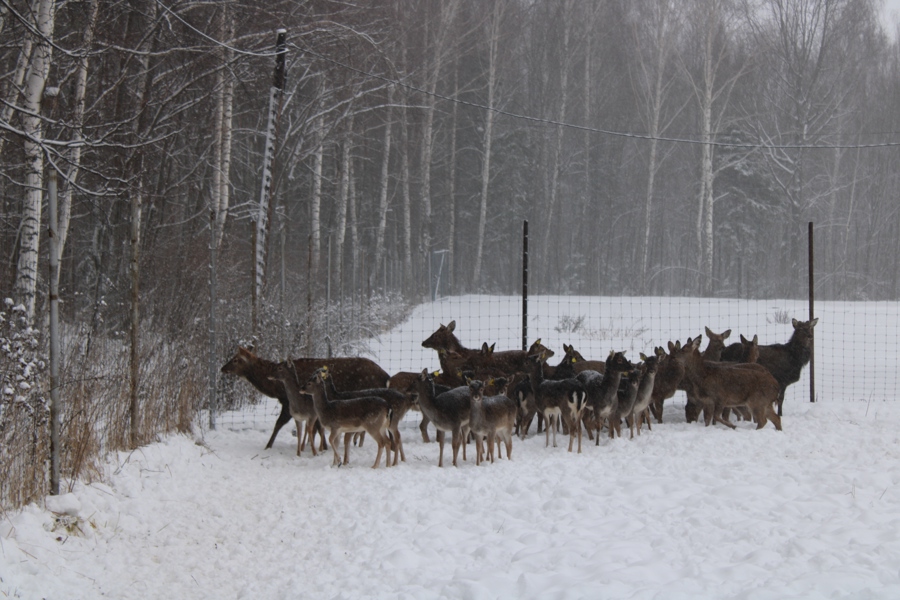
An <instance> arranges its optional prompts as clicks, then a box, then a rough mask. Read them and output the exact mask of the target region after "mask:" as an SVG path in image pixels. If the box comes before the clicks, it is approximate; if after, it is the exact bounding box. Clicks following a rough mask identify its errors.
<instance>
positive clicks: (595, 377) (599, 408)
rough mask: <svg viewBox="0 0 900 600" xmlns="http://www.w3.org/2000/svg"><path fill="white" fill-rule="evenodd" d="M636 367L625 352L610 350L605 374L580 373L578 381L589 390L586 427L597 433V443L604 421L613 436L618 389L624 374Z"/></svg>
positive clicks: (591, 371) (604, 370)
mask: <svg viewBox="0 0 900 600" xmlns="http://www.w3.org/2000/svg"><path fill="white" fill-rule="evenodd" d="M632 368H634V365H632V364H631V362H630V361H629V360H628V359H627V358H625V353H624V352H616V351H615V350H612V351H610V353H609V356H607V357H606V363H605V364H604V367H603V374H602V375H601V374H600V372H599V371H593V370H590V371H582V372H581V373H579V374H578V377H577V379H578V381H580V382H581V383H582V384H583V385H584V389H585V391H586V392H587V400H586V404H587V406H586V408H585V411H584V413H585V428H592V429H594V430H595V431H596V433H597V439H596V440H595V443H596V445H598V446H599V445H600V430H601V429H602V427H603V423H604V421H606V422H607V424H608V426H609V437H610V438H612V437H613V425H612V422H611V419H612V418H613V415H614V413H615V411H616V407H617V406H618V403H619V398H618V391H619V382H620V381H621V379H622V374H623V373H626V372H628V371H629V370H630V369H632Z"/></svg>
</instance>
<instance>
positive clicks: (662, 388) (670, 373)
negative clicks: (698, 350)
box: [650, 341, 684, 423]
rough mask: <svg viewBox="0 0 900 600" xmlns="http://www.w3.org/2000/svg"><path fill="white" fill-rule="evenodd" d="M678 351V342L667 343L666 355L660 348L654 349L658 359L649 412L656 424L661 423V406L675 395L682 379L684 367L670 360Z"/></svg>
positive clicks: (679, 347) (679, 346)
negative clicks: (667, 351)
mask: <svg viewBox="0 0 900 600" xmlns="http://www.w3.org/2000/svg"><path fill="white" fill-rule="evenodd" d="M680 350H681V342H680V341H676V342H675V343H672V342H669V353H668V354H666V352H665V350H663V349H662V347H660V348H657V349H656V355H657V356H658V357H659V367H658V368H657V370H656V379H655V380H654V382H653V393H652V394H651V397H650V412H652V413H653V416H654V417H656V422H657V423H662V422H663V404H664V403H665V401H666V400H668V399H669V398H671V397H672V396H674V395H675V392H676V391H678V386H679V384H680V383H681V381H682V379H684V365H683V364H681V363H679V362H677V361H675V360H673V359H672V355H674V354H675V353H676V352H678V351H680Z"/></svg>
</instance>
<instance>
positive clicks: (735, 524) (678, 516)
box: [0, 302, 900, 599]
mask: <svg viewBox="0 0 900 600" xmlns="http://www.w3.org/2000/svg"><path fill="white" fill-rule="evenodd" d="M447 304H448V302H444V303H438V304H435V305H429V306H425V307H422V308H420V309H417V311H416V313H415V314H414V315H413V317H412V318H411V319H410V321H409V322H408V323H407V324H405V325H404V326H403V327H400V328H398V330H397V331H395V332H393V333H391V334H389V335H386V336H383V338H382V339H381V343H380V344H376V345H375V346H374V347H373V352H374V353H375V354H376V355H377V354H378V353H379V352H381V351H385V352H386V351H387V349H388V348H389V347H390V346H391V344H394V345H395V346H396V345H398V344H399V342H398V340H399V339H400V338H401V337H402V336H403V335H404V334H403V333H402V332H403V330H404V329H405V330H406V331H407V333H406V340H407V343H406V344H404V345H403V346H404V347H407V346H412V344H409V343H408V342H409V341H410V340H415V344H414V345H415V346H418V343H419V342H420V341H421V340H422V339H424V336H422V335H421V333H422V330H423V329H426V328H427V329H428V331H427V333H430V331H431V330H433V329H434V328H436V326H437V323H438V322H443V323H447V322H448V321H449V320H450V318H447V317H448V316H449V315H446V314H444V313H443V312H441V311H444V310H448V307H447V306H445V305H447ZM449 310H453V307H452V306H451V307H450V308H449ZM455 310H457V311H460V312H457V314H454V315H452V317H451V318H456V319H457V323H458V324H457V333H458V334H460V337H461V338H463V341H464V342H465V343H467V344H470V343H471V344H472V345H474V344H475V342H476V341H477V340H474V341H473V340H470V339H466V336H467V335H468V334H466V331H467V324H470V323H472V322H474V321H475V320H476V317H475V315H474V314H473V313H466V312H462V311H464V310H465V309H464V308H461V307H459V306H457V307H456V308H455ZM791 310H793V309H791ZM434 311H438V312H437V313H436V312H434ZM835 312H838V311H835ZM511 314H513V315H514V312H513V311H511ZM794 314H795V316H797V317H798V318H802V314H803V313H800V312H799V311H798V312H797V313H794ZM770 316H771V314H770ZM513 318H514V317H513V316H511V317H510V319H511V320H512V319H513ZM542 318H544V319H550V320H551V321H552V323H549V322H548V323H549V324H545V325H546V329H545V330H544V331H541V332H538V331H537V330H535V333H536V334H539V335H541V336H542V339H543V341H544V343H545V344H547V345H549V346H550V347H551V348H556V347H561V345H562V342H563V341H566V342H567V343H568V342H570V341H571V342H572V343H574V344H576V347H579V349H580V348H581V346H584V347H590V346H591V344H593V343H596V344H597V345H598V347H597V349H596V351H594V354H595V355H596V354H597V353H598V352H600V351H601V349H606V350H605V352H608V350H609V347H610V346H611V344H612V345H615V344H616V343H619V344H621V343H624V340H620V341H618V342H617V341H616V340H609V339H603V340H588V339H581V340H580V339H579V337H578V335H576V334H571V335H567V334H560V333H557V332H555V331H553V325H555V324H556V321H553V320H552V317H542ZM623 318H624V317H623ZM629 318H630V317H629ZM710 318H712V319H713V322H709V323H705V324H708V325H709V326H710V328H712V329H713V330H715V331H718V330H720V329H724V327H722V324H720V323H718V322H716V321H715V317H714V316H712V317H710ZM519 319H521V317H519ZM692 319H693V317H691V316H690V315H684V316H683V321H684V325H683V327H684V332H682V331H680V330H679V331H673V332H672V333H673V337H674V338H677V337H680V338H681V339H684V338H685V337H686V336H687V335H690V334H694V333H697V332H699V331H694V330H691V329H690V328H695V329H696V328H697V327H701V329H700V330H701V331H702V325H703V324H704V323H702V322H701V323H700V324H699V325H698V324H696V323H693V322H690V323H689V322H688V321H691V320H692ZM761 319H762V320H763V321H764V320H765V314H763V315H762V317H761ZM626 320H627V319H626ZM654 323H655V321H652V320H649V319H648V320H647V321H646V322H644V325H646V326H647V327H648V329H647V331H645V332H643V333H642V335H641V336H640V337H639V339H640V341H641V342H643V343H647V344H648V346H650V345H651V343H653V342H655V343H656V344H659V343H661V342H662V341H663V340H662V336H664V335H665V332H657V331H656V329H655V325H654ZM825 323H826V321H825V320H824V319H823V321H821V322H820V326H819V327H823V328H824V326H825ZM426 325H427V327H426ZM628 325H630V324H628ZM750 326H751V324H748V325H747V327H750ZM594 327H595V328H596V327H599V326H597V325H595V326H594ZM733 327H734V328H735V333H734V334H733V335H734V336H735V337H736V336H737V333H738V332H740V333H751V334H752V333H754V332H755V331H753V330H751V329H742V328H741V327H743V326H741V325H734V326H733ZM474 328H475V325H469V329H470V330H472V329H474ZM777 328H778V330H779V331H780V332H781V335H779V336H778V337H782V336H783V338H784V339H773V337H775V334H774V333H773V334H771V335H769V334H766V335H763V334H762V333H761V338H762V339H763V341H764V342H774V341H786V338H787V335H788V334H789V329H790V325H783V324H781V325H777ZM766 331H767V332H768V330H766ZM816 331H817V335H818V334H819V331H820V329H819V328H817V330H816ZM822 331H825V329H823V330H822ZM476 334H477V332H474V333H473V335H476ZM483 337H484V338H485V339H486V340H488V341H498V347H507V348H508V347H515V346H517V345H518V343H520V339H518V338H516V337H515V336H513V338H512V341H509V342H506V341H504V340H501V339H500V338H499V337H494V338H493V339H491V337H490V336H488V335H484V336H483ZM594 337H596V330H595V331H594ZM657 337H659V338H660V339H657ZM822 337H826V336H822ZM826 339H827V337H826ZM579 343H581V346H579ZM636 344H637V343H636ZM817 344H821V340H820V339H819V338H817ZM817 348H818V346H817ZM641 349H643V348H641ZM417 351H418V350H416V352H417ZM636 351H637V348H636V349H635V353H636ZM410 352H413V351H412V350H410ZM894 352H896V350H895V351H894ZM583 353H584V352H583ZM823 354H826V353H823ZM396 355H399V352H394V353H393V354H392V355H391V356H396ZM428 359H429V360H430V357H428ZM844 359H845V360H846V356H845V357H844ZM383 360H384V363H385V366H386V367H387V368H389V370H398V368H402V369H403V370H413V369H417V368H419V365H417V364H416V363H415V359H411V360H410V362H409V363H403V364H402V365H401V364H395V363H392V362H391V361H396V363H400V362H401V359H398V358H390V359H389V358H387V356H386V355H385V358H384V359H383ZM421 362H424V359H423V360H422V361H421ZM435 362H436V361H435ZM551 362H553V361H552V359H551ZM863 362H864V361H863V360H862V358H860V359H859V362H858V363H852V362H851V364H850V366H852V367H854V368H857V367H858V368H859V369H865V368H869V365H865V364H863ZM888 362H889V361H888ZM893 364H894V368H896V356H894V363H893ZM422 366H428V367H431V366H432V365H431V364H426V365H422ZM844 366H846V363H845V365H844ZM820 368H821V367H820ZM825 368H827V367H825ZM822 385H823V384H821V383H818V384H817V387H820V386H822ZM795 387H798V388H799V387H801V386H799V384H798V386H795ZM807 389H808V388H807ZM829 394H830V392H829ZM807 395H808V392H807ZM807 397H808V396H807ZM829 397H831V395H829ZM683 399H684V397H683V395H681V394H679V395H678V396H676V398H675V399H673V400H670V401H669V402H668V403H667V405H666V406H667V409H666V415H665V416H666V422H665V423H663V424H662V425H655V424H654V426H653V430H652V431H650V432H646V431H645V433H644V435H642V436H640V437H639V438H636V439H634V440H629V439H627V438H626V439H617V440H615V441H612V442H611V441H609V440H608V439H606V438H603V439H602V440H601V441H600V445H599V446H595V445H594V444H593V442H590V443H587V439H586V438H585V442H586V443H585V446H584V448H583V452H582V454H580V455H579V454H576V453H572V454H569V453H568V452H566V449H565V445H566V444H565V443H561V444H560V447H558V448H553V447H550V448H546V447H545V446H544V438H543V436H541V437H536V436H534V435H533V434H532V436H531V437H529V438H528V439H526V440H524V441H520V440H518V439H517V440H515V441H514V445H513V454H512V460H511V461H508V460H506V459H505V458H504V459H503V460H501V461H498V462H496V463H494V464H485V465H482V466H479V467H476V466H475V464H474V460H473V457H472V454H471V452H470V454H469V460H468V461H466V462H464V463H461V466H460V467H458V468H453V467H444V468H443V469H440V468H438V467H437V453H438V448H437V445H436V444H435V443H433V442H432V443H431V444H425V443H423V442H422V440H421V438H420V437H419V434H418V426H417V425H418V422H417V416H418V415H413V414H411V415H408V417H407V420H406V421H405V422H404V423H403V427H402V430H401V431H402V433H403V436H404V446H405V448H406V454H407V462H406V463H401V464H400V465H399V466H398V467H396V468H391V469H384V468H383V467H382V468H380V469H378V470H372V469H370V468H369V467H370V465H371V463H372V461H373V460H374V455H375V447H374V445H373V444H371V442H370V441H367V442H366V444H365V445H364V446H363V448H355V447H354V448H352V449H351V452H350V458H351V464H350V465H349V466H347V467H341V468H332V467H331V454H330V452H329V453H328V454H326V455H324V456H318V457H316V458H312V457H311V456H310V455H309V454H308V453H307V454H306V455H304V456H303V457H300V458H298V457H296V456H295V439H294V438H292V437H291V436H290V435H289V433H288V428H285V429H284V430H283V432H282V433H281V436H280V437H279V438H278V440H276V442H275V446H274V447H273V448H272V450H268V451H264V450H263V446H264V445H265V442H266V440H267V439H268V436H269V434H270V433H271V426H272V424H273V422H274V416H273V412H274V411H275V410H276V407H277V403H276V402H275V401H273V400H266V401H264V402H262V403H261V404H260V405H259V406H257V407H256V408H255V410H254V411H247V412H245V413H242V414H240V415H222V418H221V419H220V427H219V428H218V429H217V430H216V431H208V430H199V429H198V432H197V433H196V434H195V438H194V439H190V438H187V437H180V436H173V437H170V438H167V439H164V440H162V441H160V442H158V443H156V444H152V445H150V446H147V447H144V448H141V449H139V450H137V451H134V452H132V453H119V454H117V455H115V456H111V457H110V460H109V462H108V464H107V473H106V479H105V483H102V484H101V483H89V484H88V483H83V482H78V483H76V484H75V486H74V490H73V491H72V493H70V494H67V495H64V496H61V497H59V498H49V499H47V501H46V504H43V503H42V504H41V505H32V506H29V507H26V508H25V509H24V510H22V511H19V512H15V513H7V514H4V515H2V522H0V596H3V597H13V598H51V599H57V598H66V599H68V598H99V597H109V598H142V599H143V598H297V597H304V598H305V597H309V598H363V597H365V598H369V597H377V598H410V599H413V598H415V599H419V598H444V597H446V598H499V597H521V598H536V597H541V598H544V597H549V598H667V599H668V598H753V599H756V598H760V599H762V598H885V599H888V598H900V486H898V484H900V440H898V438H900V433H898V432H900V404H898V403H895V402H892V401H885V400H883V399H877V398H873V397H872V396H871V395H870V397H869V398H868V399H866V400H853V399H852V398H850V397H848V398H834V399H833V400H829V401H824V402H819V403H816V404H810V403H809V402H807V401H804V396H803V393H802V391H799V392H797V391H794V392H790V393H789V395H788V399H787V401H786V402H785V417H784V431H783V432H778V431H776V430H775V429H774V428H772V427H771V425H770V426H767V428H766V429H764V430H761V431H756V430H754V429H753V428H752V427H753V426H752V425H750V424H747V423H739V424H738V429H737V430H736V431H731V430H727V429H725V428H724V427H721V426H719V427H709V428H705V427H703V426H702V425H698V424H691V425H688V424H686V423H684V417H683V413H682V407H683ZM561 441H563V440H561ZM470 450H471V446H470Z"/></svg>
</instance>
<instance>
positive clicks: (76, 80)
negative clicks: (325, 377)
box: [0, 0, 900, 333]
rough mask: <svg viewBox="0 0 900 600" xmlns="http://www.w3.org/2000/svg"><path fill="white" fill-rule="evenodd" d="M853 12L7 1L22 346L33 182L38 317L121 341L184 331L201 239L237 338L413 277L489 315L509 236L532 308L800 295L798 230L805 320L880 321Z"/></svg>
mask: <svg viewBox="0 0 900 600" xmlns="http://www.w3.org/2000/svg"><path fill="white" fill-rule="evenodd" d="M878 10H879V6H878V4H877V3H876V2H874V1H870V0H690V1H688V2H680V1H679V2H676V1H667V0H654V1H651V2H639V3H635V2H628V1H625V0H606V1H587V0H561V1H559V2H534V1H526V2H523V1H519V0H490V1H488V2H483V1H479V0H442V1H440V2H438V1H436V2H426V3H423V2H416V1H414V0H392V1H390V2H380V1H379V2H376V1H362V2H356V3H346V2H332V1H325V0H315V1H312V0H311V1H276V2H268V3H265V5H264V6H260V5H259V3H255V2H245V1H240V0H237V1H235V0H227V1H226V0H221V1H217V0H210V1H208V2H202V3H201V2H193V1H183V2H177V1H166V0H131V1H129V2H125V3H112V2H106V1H105V0H83V1H79V2H54V1H53V0H3V2H2V4H0V40H2V44H0V64H2V67H3V68H2V70H0V74H2V75H0V94H2V96H0V97H2V100H3V103H2V107H0V129H2V132H0V144H2V146H0V161H2V172H3V177H2V178H0V191H2V202H3V204H2V216H3V218H2V220H0V245H2V247H3V248H4V249H5V252H4V254H5V256H6V257H7V258H6V260H5V261H4V263H3V268H2V269H0V279H2V282H3V287H4V289H7V290H11V291H13V290H14V292H13V295H14V300H15V302H16V303H21V304H22V305H24V307H25V309H26V313H27V315H28V318H29V319H30V320H32V321H33V320H34V316H35V314H40V312H41V310H42V309H41V307H42V306H43V305H44V304H42V303H46V298H45V296H46V293H45V292H44V287H42V285H41V283H43V282H44V280H45V278H46V275H45V269H44V268H43V267H42V265H44V264H46V259H47V253H48V251H49V250H48V247H47V243H46V234H45V233H43V232H44V231H46V225H45V220H46V208H45V203H46V193H45V191H46V179H47V173H48V171H49V170H51V169H52V170H56V171H57V172H58V174H59V181H60V240H59V242H60V244H59V245H60V249H61V250H60V258H61V276H60V277H61V281H60V290H61V297H62V298H64V307H63V315H64V319H67V320H68V321H69V322H71V323H83V324H85V326H86V327H88V328H91V329H92V330H93V329H96V328H97V327H102V328H103V329H104V331H106V332H115V331H118V330H124V329H127V323H128V319H129V312H128V306H129V305H130V298H131V295H132V294H133V293H134V292H135V288H133V280H134V279H135V278H139V279H140V281H141V283H140V287H139V293H140V296H141V301H142V306H141V311H142V318H143V319H150V320H156V321H158V322H159V323H160V324H163V325H165V326H166V327H169V328H170V331H171V332H173V333H177V332H179V331H183V329H184V328H185V327H186V326H188V325H190V323H191V322H192V319H193V320H196V319H198V318H200V317H201V316H203V315H205V312H206V310H207V308H206V307H205V306H204V301H205V298H207V297H208V294H207V291H206V286H207V281H206V277H203V276H200V274H201V273H205V269H206V264H207V262H208V260H209V251H208V245H209V244H210V239H211V236H210V234H212V239H214V240H215V242H214V246H215V249H216V251H217V253H218V260H217V265H218V266H217V268H218V276H217V282H218V286H219V288H218V289H219V297H220V298H221V299H222V301H224V302H225V303H228V304H230V305H235V306H241V307H242V308H241V310H243V311H244V313H245V314H247V315H249V308H247V306H246V305H247V303H248V302H250V300H249V298H250V296H251V291H252V290H253V288H254V285H257V284H255V283H254V282H255V281H258V289H259V295H260V298H259V299H258V301H259V302H260V303H262V304H266V305H268V306H273V305H275V304H278V302H281V305H283V304H284V303H285V302H287V303H289V304H290V303H293V304H295V305H298V304H303V303H304V302H306V300H307V294H308V293H309V292H308V290H309V289H312V290H314V294H315V297H316V298H320V297H322V296H323V294H324V293H325V292H324V290H325V288H326V286H328V288H329V289H330V290H331V292H330V293H331V294H332V298H336V297H338V295H340V297H341V298H343V297H344V296H345V295H346V296H347V297H350V296H353V295H361V296H365V295H368V294H371V293H372V292H373V291H374V290H381V289H384V288H390V289H393V290H397V291H399V292H400V293H401V294H402V295H403V297H405V298H407V299H409V300H410V301H416V300H418V299H421V298H423V297H426V295H427V294H428V293H429V289H430V283H429V277H430V276H433V273H431V272H430V269H431V265H432V261H431V256H432V254H433V253H434V252H436V251H446V253H445V258H446V261H445V265H444V267H443V268H444V269H445V270H446V275H447V280H446V281H447V284H446V286H445V288H444V291H449V292H451V293H464V292H499V293H510V292H515V291H516V290H517V289H518V286H519V284H520V274H519V270H520V264H521V257H520V252H521V240H520V236H521V230H522V226H521V225H522V221H523V220H526V219H527V220H528V221H529V223H530V225H531V231H532V235H531V237H532V239H531V242H530V244H531V247H530V252H531V256H532V258H531V268H532V271H531V273H532V274H531V280H530V284H531V289H532V293H541V292H554V293H556V292H563V293H581V294H620V293H621V294H653V295H666V294H700V295H721V296H739V295H742V296H754V297H765V296H798V295H801V294H803V293H805V280H806V277H805V274H806V235H805V232H806V225H807V222H808V221H813V222H814V223H815V227H816V230H817V232H818V243H817V245H818V253H817V275H818V276H817V280H818V281H819V282H820V283H819V289H818V290H817V296H818V297H819V298H823V299H824V298H844V299H867V298H872V299H883V298H896V297H897V295H898V268H900V267H898V263H897V261H896V259H895V256H896V251H897V245H898V240H900V215H898V212H897V210H896V208H895V206H896V203H895V202H894V201H893V193H894V190H895V187H896V177H897V175H896V174H895V172H896V169H893V168H892V162H893V158H894V157H895V155H896V146H894V145H893V144H895V143H898V142H900V139H898V137H897V134H896V131H897V125H896V120H897V118H898V117H897V116H896V114H895V113H897V111H896V110H895V108H894V104H895V103H896V102H897V99H896V90H897V89H898V85H900V73H898V66H900V60H898V57H900V55H898V46H897V43H896V41H895V40H894V38H893V36H892V35H890V33H889V32H888V31H886V29H885V27H884V26H883V25H882V24H881V22H880V20H879V19H878ZM279 28H283V29H284V30H285V31H286V45H285V48H284V54H283V56H284V57H285V60H286V65H285V68H284V72H283V89H282V90H280V91H279V94H278V95H277V102H276V107H275V108H276V113H275V115H274V121H273V123H272V125H273V126H274V127H272V129H271V133H270V135H268V136H267V131H268V130H269V121H268V118H269V117H268V115H269V113H268V108H269V104H270V94H269V91H270V90H271V89H272V86H273V70H274V68H275V55H276V52H275V31H276V30H277V29H279ZM267 138H268V141H267ZM269 143H271V144H273V145H272V153H271V163H270V165H268V166H264V157H265V154H266V147H267V145H268V144H269ZM264 170H265V172H266V173H267V175H268V177H270V184H269V190H268V193H264V189H263V187H264V186H263V185H262V179H263V173H264ZM255 277H258V278H259V279H258V280H255ZM285 296H287V299H286V300H285ZM248 318H249V317H248Z"/></svg>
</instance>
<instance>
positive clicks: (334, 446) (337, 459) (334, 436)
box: [328, 427, 341, 467]
mask: <svg viewBox="0 0 900 600" xmlns="http://www.w3.org/2000/svg"><path fill="white" fill-rule="evenodd" d="M338 435H340V431H339V430H338V429H337V428H336V427H335V428H332V430H331V434H330V435H329V436H328V441H329V442H331V450H332V451H333V452H334V460H333V461H331V466H332V467H333V466H335V465H337V466H341V455H340V454H338V446H339V445H340V443H339V442H338Z"/></svg>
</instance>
